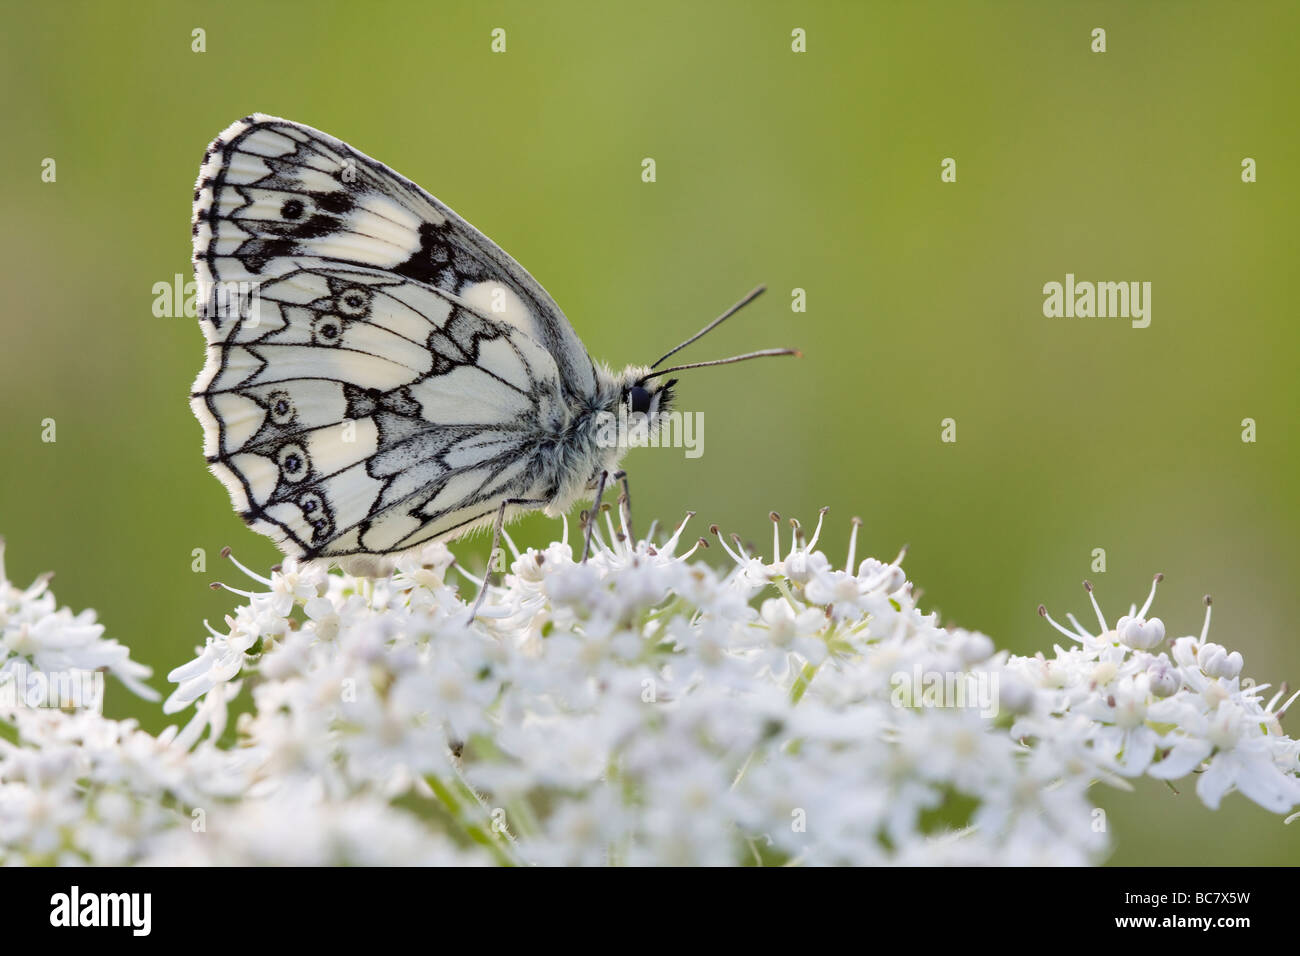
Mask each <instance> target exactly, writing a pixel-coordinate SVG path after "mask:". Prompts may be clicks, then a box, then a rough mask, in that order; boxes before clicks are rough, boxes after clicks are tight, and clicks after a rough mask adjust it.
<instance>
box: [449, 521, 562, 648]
mask: <svg viewBox="0 0 1300 956" xmlns="http://www.w3.org/2000/svg"><path fill="white" fill-rule="evenodd" d="M544 504H546V502H545V501H541V500H539V499H536V498H505V499H503V500H502V502H501V507H500V508H498V509H497V520H496V523H495V524H494V525H493V526H492V550H490V551H489V552H488V566H487V570H486V571H484V572H483V583H482V584H481V585H480V586H479V589H478V597H476V598H475V599H474V607H473V609H472V610H471V611H470V612H469V621H468V622H467V623H470V624H473V623H474V618H476V617H478V609H479V608H480V607H482V606H483V598H485V597H487V589H488V579H489V578H490V577H491V575H492V563H493V562H494V561H495V560H496V554H497V548H499V547H501V529H502V528H503V527H505V523H506V508H508V507H510V506H511V505H544Z"/></svg>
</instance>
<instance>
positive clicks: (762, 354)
mask: <svg viewBox="0 0 1300 956" xmlns="http://www.w3.org/2000/svg"><path fill="white" fill-rule="evenodd" d="M669 354H672V353H669ZM769 355H795V356H802V355H803V353H802V352H800V351H799V350H798V349H762V350H760V351H758V352H746V353H745V354H744V355H733V356H732V357H731V358H724V359H714V360H713V361H712V362H691V363H690V364H689V365H674V366H672V367H670V368H661V369H660V370H659V371H657V372H651V373H650V374H649V375H642V376H641V377H640V378H639V379H637V384H638V385H640V384H641V383H642V382H648V381H649V380H650V379H652V378H658V377H659V376H660V375H667V374H668V373H669V372H680V371H681V370H682V369H684V368H707V367H708V366H710V365H734V364H735V363H736V362H744V361H746V360H747V359H756V358H766V357H767V356H769ZM660 361H662V359H661V360H660Z"/></svg>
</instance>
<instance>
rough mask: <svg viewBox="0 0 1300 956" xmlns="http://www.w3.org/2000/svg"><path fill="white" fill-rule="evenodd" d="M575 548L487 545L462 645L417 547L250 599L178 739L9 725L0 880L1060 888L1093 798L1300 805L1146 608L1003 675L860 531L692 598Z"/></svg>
mask: <svg viewBox="0 0 1300 956" xmlns="http://www.w3.org/2000/svg"><path fill="white" fill-rule="evenodd" d="M822 518H824V513H823V515H822ZM596 520H597V527H598V529H600V530H599V531H598V533H597V536H596V547H595V550H594V553H593V555H592V556H591V558H590V560H589V561H588V562H587V563H586V564H583V563H581V562H580V561H575V558H574V554H573V550H572V548H571V546H570V541H569V538H568V528H567V526H566V527H565V528H564V529H563V532H562V534H561V537H560V540H559V541H556V542H554V543H552V544H550V545H548V546H547V547H546V548H544V549H541V550H534V549H526V550H523V551H519V550H517V549H515V547H514V544H513V543H510V545H509V546H510V548H511V551H512V554H513V560H512V563H511V565H510V567H509V570H508V571H507V572H506V574H505V575H504V580H503V582H502V583H501V584H499V585H498V584H491V583H489V584H488V585H487V587H488V588H489V591H488V594H487V595H486V601H485V602H484V604H483V606H482V609H481V610H480V612H479V614H478V616H477V619H476V620H474V621H473V622H472V623H471V621H470V619H469V618H470V615H469V605H468V604H467V602H466V600H465V597H466V596H465V595H462V594H461V593H460V591H459V590H458V589H459V587H460V585H462V584H463V583H465V582H466V581H468V582H469V584H470V587H468V588H466V590H467V591H470V594H469V595H468V596H469V597H471V598H472V597H473V595H474V592H475V591H476V589H477V586H478V584H479V582H478V579H475V578H472V577H471V576H469V575H467V574H464V573H463V572H461V571H460V569H459V567H458V566H457V565H455V563H454V561H453V559H452V556H451V554H450V552H449V551H448V550H447V549H446V548H445V547H443V546H442V545H432V546H430V547H428V548H426V549H425V550H424V551H423V552H422V553H420V554H418V555H411V556H407V557H406V558H403V559H402V560H401V561H400V562H399V563H398V567H397V570H396V571H395V572H394V573H393V574H392V575H391V576H389V577H384V578H378V579H372V578H357V577H352V576H349V575H347V574H339V573H325V572H324V571H323V570H322V569H319V568H313V567H302V566H299V565H297V564H296V563H294V562H292V561H286V562H285V564H284V566H283V567H282V568H280V569H279V570H277V571H274V572H272V573H271V574H270V576H269V577H263V576H261V575H256V574H252V573H251V572H249V576H250V577H251V578H252V579H253V581H254V588H253V589H251V590H247V591H243V590H236V593H237V594H238V595H239V596H240V597H241V598H242V599H243V601H244V602H245V603H243V604H242V605H241V606H240V607H239V608H237V609H236V610H235V611H234V612H233V613H232V614H231V615H230V616H229V617H227V618H226V621H225V628H224V629H215V628H214V629H211V630H210V636H209V638H208V640H207V641H206V643H205V645H204V646H203V647H201V648H199V649H198V651H197V656H196V658H195V660H194V661H192V662H191V663H189V664H186V665H184V666H182V667H179V668H177V669H176V670H174V671H173V672H172V674H171V675H170V678H171V680H172V681H173V683H174V684H175V685H176V687H175V690H174V691H173V693H172V695H171V696H170V698H169V699H168V701H167V703H166V710H167V711H168V712H169V713H179V712H181V711H184V710H187V709H188V708H190V707H191V706H192V707H194V712H193V715H192V716H191V717H190V718H189V721H188V723H187V724H186V726H185V727H184V728H170V729H169V730H168V731H166V732H164V733H163V734H161V735H159V736H158V737H156V738H155V737H152V736H150V735H148V734H146V733H144V732H143V731H141V730H139V729H138V728H136V727H134V726H133V725H129V724H121V723H117V722H113V721H107V720H105V719H104V718H102V717H100V716H99V715H97V714H85V713H80V714H65V713H50V712H41V713H38V714H32V713H24V712H15V713H11V714H10V715H9V720H10V722H11V723H12V724H13V725H14V727H15V729H16V732H17V735H18V743H16V744H8V743H0V862H11V861H24V862H32V861H42V860H55V861H66V862H149V863H159V864H166V863H174V862H185V861H193V860H198V861H207V862H219V863H243V862H247V863H267V862H284V863H362V864H371V863H420V862H437V863H461V862H465V863H475V862H486V863H505V864H589V863H602V862H612V863H629V864H652V863H656V864H742V863H788V862H801V863H809V864H827V863H853V864H869V863H994V864H1007V863H1057V864H1059V863H1066V864H1073V863H1091V862H1096V861H1098V860H1100V859H1101V858H1102V857H1103V856H1104V854H1105V852H1106V849H1107V843H1106V837H1104V836H1103V835H1100V834H1097V833H1095V832H1093V827H1092V826H1091V821H1092V817H1091V812H1090V811H1091V802H1090V801H1089V800H1088V798H1087V790H1088V787H1089V786H1090V785H1091V784H1092V783H1093V782H1094V781H1096V780H1109V781H1119V780H1120V778H1122V777H1132V776H1137V775H1142V774H1145V775H1148V776H1153V777H1158V778H1163V779H1170V780H1172V779H1176V778H1179V777H1183V776H1186V775H1187V774H1189V773H1192V772H1193V771H1195V770H1198V769H1199V770H1201V771H1203V772H1202V773H1200V774H1199V776H1198V780H1197V786H1196V792H1197V794H1198V795H1199V796H1200V797H1201V799H1202V800H1203V801H1204V802H1205V803H1206V804H1207V805H1209V806H1211V807H1215V806H1217V805H1218V803H1219V802H1220V800H1221V799H1222V798H1223V797H1224V796H1225V795H1226V794H1227V793H1228V792H1229V791H1231V790H1233V789H1236V790H1239V791H1241V792H1242V793H1243V794H1244V795H1245V796H1247V797H1249V798H1250V799H1252V800H1255V801H1256V802H1257V803H1260V804H1261V805H1263V806H1265V807H1267V808H1268V809H1270V810H1273V811H1275V812H1279V813H1280V812H1286V811H1288V810H1290V809H1291V808H1293V807H1294V806H1296V805H1297V804H1300V781H1298V780H1297V770H1298V769H1300V767H1298V764H1297V744H1296V742H1294V741H1292V740H1291V739H1290V738H1288V737H1286V736H1285V735H1284V734H1283V733H1282V730H1281V726H1280V720H1281V712H1282V711H1283V710H1285V706H1286V704H1281V706H1279V703H1280V702H1281V699H1282V698H1281V695H1280V694H1279V695H1274V696H1273V697H1272V698H1271V699H1270V700H1269V701H1268V702H1267V703H1266V702H1264V699H1263V697H1262V696H1261V694H1262V691H1263V690H1264V688H1263V687H1257V686H1250V685H1249V684H1248V683H1246V682H1243V681H1242V679H1241V678H1240V671H1241V660H1240V657H1239V656H1235V657H1234V655H1233V653H1232V652H1228V651H1226V650H1225V649H1223V648H1221V647H1219V646H1218V645H1213V644H1209V643H1208V637H1207V634H1208V625H1209V622H1208V605H1207V620H1206V628H1205V631H1203V633H1202V634H1201V635H1200V636H1199V637H1191V636H1189V637H1185V638H1179V639H1178V640H1176V641H1174V642H1173V644H1172V647H1170V648H1169V649H1167V650H1166V649H1165V648H1164V647H1163V641H1164V627H1163V625H1162V624H1160V623H1159V619H1157V618H1154V617H1148V616H1147V614H1148V611H1149V610H1150V608H1151V605H1152V603H1153V602H1154V597H1155V593H1154V588H1153V589H1152V593H1151V596H1150V597H1148V599H1147V601H1146V603H1145V604H1144V606H1143V607H1142V608H1141V609H1138V608H1137V607H1133V608H1131V609H1130V612H1129V614H1128V615H1126V616H1124V617H1123V618H1121V619H1120V621H1119V622H1117V624H1116V627H1114V628H1111V627H1109V626H1108V625H1107V623H1106V620H1105V618H1104V616H1103V614H1102V612H1101V609H1100V606H1099V605H1098V603H1097V602H1096V600H1095V599H1093V601H1092V603H1093V607H1094V610H1095V612H1096V615H1097V618H1098V625H1099V630H1098V633H1096V634H1093V633H1091V632H1089V631H1086V630H1084V629H1083V628H1082V627H1081V626H1080V625H1079V624H1078V622H1077V621H1075V619H1074V618H1073V616H1069V617H1068V618H1067V619H1068V620H1069V621H1070V622H1071V624H1072V625H1073V629H1067V628H1065V627H1062V626H1060V625H1056V624H1055V622H1053V624H1054V626H1056V627H1057V628H1058V630H1060V631H1061V632H1062V633H1063V634H1065V635H1066V636H1067V637H1068V638H1069V640H1070V644H1069V646H1067V647H1056V648H1054V653H1053V655H1052V656H1051V657H1048V656H1046V655H1044V654H1038V655H1035V656H1032V657H1018V656H1015V655H1009V654H1007V653H1006V652H1004V651H998V650H997V649H996V646H995V644H994V642H993V640H992V639H991V638H990V637H989V636H987V635H984V634H979V633H977V632H972V631H966V630H963V629H960V628H944V627H941V626H940V625H939V622H938V620H937V618H936V616H935V615H934V614H932V613H931V614H927V613H924V612H923V611H922V610H921V609H920V608H919V607H918V606H917V600H916V591H915V589H914V588H913V587H912V585H911V583H910V582H909V581H908V580H907V577H906V574H905V573H904V572H903V570H902V567H901V562H902V555H899V556H898V557H896V558H895V559H893V560H892V561H880V560H876V559H873V558H866V559H864V560H862V561H860V562H859V561H858V560H857V555H856V545H857V533H858V523H857V522H856V521H855V524H854V528H853V538H852V541H853V544H852V545H851V546H850V552H849V555H848V559H847V561H845V562H844V563H843V564H839V563H838V562H832V561H831V560H830V558H828V557H827V556H826V555H825V554H823V553H822V552H820V551H817V550H816V544H817V541H818V536H819V533H820V529H821V519H819V521H818V524H817V527H816V529H815V530H814V531H813V533H812V535H810V536H805V535H804V533H803V531H802V529H801V528H800V527H799V525H798V523H797V522H796V523H793V526H790V525H786V524H785V523H783V522H782V521H781V519H780V518H779V516H776V515H775V514H774V515H773V531H774V541H773V545H772V553H771V554H770V555H765V554H762V553H760V552H759V551H758V550H757V549H755V548H754V547H753V546H750V545H746V544H744V543H742V541H741V540H740V539H739V538H733V537H732V536H729V535H726V534H724V533H722V531H721V529H716V528H715V529H713V531H712V535H711V536H712V538H713V539H714V548H712V549H710V550H711V552H713V553H721V554H722V555H723V556H724V558H725V561H726V563H725V566H724V567H723V569H722V570H718V569H716V568H714V567H712V566H710V565H708V564H706V563H704V562H703V561H702V560H701V559H700V557H699V555H700V554H701V552H702V548H703V546H704V544H705V541H704V539H698V538H695V537H693V536H692V535H690V534H688V533H687V530H686V528H687V522H686V521H683V522H682V523H681V524H679V525H677V526H676V527H675V528H674V529H673V530H672V531H671V533H668V534H656V533H655V532H654V530H653V529H652V530H651V532H650V534H649V535H648V536H647V538H646V539H645V540H641V541H638V542H636V543H635V544H632V543H631V542H630V535H629V534H628V533H627V528H626V526H623V527H622V528H621V529H619V528H616V527H615V524H614V518H613V516H612V515H611V514H610V512H602V513H600V514H599V515H597V516H596ZM619 530H622V532H623V534H621V535H620V534H619V533H618V531H619ZM783 530H784V531H785V533H784V534H783ZM507 540H508V538H507ZM5 587H6V588H8V585H7V584H6V585H5ZM232 590H235V589H233V588H232ZM1089 594H1090V596H1091V587H1089ZM1043 613H1044V615H1045V616H1046V612H1045V611H1044V612H1043ZM37 616H38V617H39V616H40V615H37ZM1049 620H1050V618H1049ZM1157 635H1158V639H1157ZM96 639H98V636H96ZM244 693H249V694H251V709H248V708H245V709H246V710H247V711H248V712H246V713H243V714H242V715H241V717H240V718H239V720H238V722H237V725H236V727H235V728H234V729H233V732H231V728H230V727H229V726H228V724H227V706H228V704H229V703H230V702H231V701H232V700H235V699H236V698H237V697H238V696H239V695H241V694H244ZM1292 699H1294V698H1292ZM1287 703H1289V701H1288V702H1287ZM88 778H89V779H91V780H93V781H94V782H95V783H96V784H97V785H96V786H94V787H87V786H85V785H84V784H85V781H86V780H87V779H88ZM196 812H201V813H202V817H203V822H204V825H203V826H202V827H196V826H195V825H194V819H195V817H194V814H195V813H196ZM290 820H292V821H293V825H292V826H289V825H287V822H288V821H290ZM940 820H941V821H943V822H942V823H936V822H935V821H940ZM50 821H57V825H53V828H52V824H51V823H50ZM287 834H292V836H291V837H290V836H288V835H287Z"/></svg>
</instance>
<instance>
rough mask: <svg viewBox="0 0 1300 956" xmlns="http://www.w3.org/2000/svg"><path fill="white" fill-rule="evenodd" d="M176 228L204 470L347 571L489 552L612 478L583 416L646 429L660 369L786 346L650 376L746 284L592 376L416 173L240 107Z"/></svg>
mask: <svg viewBox="0 0 1300 956" xmlns="http://www.w3.org/2000/svg"><path fill="white" fill-rule="evenodd" d="M193 234H194V271H195V277H196V280H197V286H198V296H199V303H200V315H201V323H200V324H201V326H202V328H203V334H204V337H205V338H206V340H207V362H206V364H205V366H204V368H203V371H202V372H200V373H199V377H198V379H197V380H196V381H195V383H194V389H193V394H192V396H191V405H192V407H193V409H194V413H195V415H197V416H198V419H199V421H200V422H201V423H202V425H203V433H204V453H205V455H206V456H207V461H208V465H209V467H210V468H211V469H212V472H213V473H214V474H215V475H216V476H217V477H218V478H220V479H221V481H222V483H223V484H224V485H225V486H226V489H227V490H228V491H229V492H230V496H231V499H232V500H233V503H234V506H235V509H236V510H237V511H238V512H239V514H240V515H241V516H242V517H243V518H244V520H245V521H246V522H248V524H249V525H250V526H251V527H252V528H253V529H254V530H256V531H258V532H261V533H262V534H265V535H268V536H269V537H271V538H272V539H274V541H275V542H276V544H278V545H279V546H280V548H281V549H282V550H283V551H285V553H287V554H291V555H295V556H298V557H300V558H302V559H316V558H320V559H333V560H339V561H341V563H344V564H345V565H348V566H349V569H350V570H356V571H360V572H361V573H376V572H377V569H378V568H379V567H380V566H381V565H382V563H383V562H380V561H378V560H376V559H377V558H378V556H388V555H395V554H397V553H400V552H403V551H407V550H410V549H413V548H417V547H419V546H421V545H423V544H426V543H428V542H430V541H434V540H439V539H449V538H453V537H456V536H458V535H460V534H463V533H465V532H466V531H468V530H470V529H472V528H476V527H480V526H484V525H486V524H488V523H493V522H495V527H494V536H493V542H492V545H493V550H494V552H495V549H496V547H497V545H498V536H499V534H500V530H501V526H502V524H503V523H504V522H505V521H506V520H508V519H510V518H511V517H513V516H514V515H517V514H519V513H521V512H523V511H528V510H531V509H536V508H543V509H545V511H546V513H547V514H551V515H556V514H559V513H562V512H564V511H566V510H567V509H568V508H569V507H570V506H571V505H572V504H573V503H574V502H575V501H577V500H579V499H584V498H589V497H594V498H595V500H596V503H597V506H599V501H600V496H601V494H602V492H603V491H604V488H605V484H606V482H607V481H609V480H617V479H620V478H622V479H623V480H624V482H625V485H624V490H625V491H626V478H625V476H623V474H622V473H621V472H618V471H617V470H616V469H617V466H618V460H619V458H620V457H621V455H622V453H623V451H624V450H625V449H624V448H622V447H618V445H617V444H615V445H614V447H604V446H603V445H602V443H601V442H599V441H597V439H596V437H595V436H596V429H595V420H596V416H597V415H598V413H601V412H606V413H608V412H614V411H617V410H618V409H619V408H620V406H628V407H629V409H630V411H632V412H639V413H644V414H646V415H648V416H649V421H650V425H651V427H652V428H653V427H655V426H656V425H657V422H658V420H659V418H660V416H662V415H663V414H665V413H666V412H667V411H668V408H669V405H670V403H671V401H672V395H673V390H672V387H673V385H674V383H675V380H670V381H667V382H663V381H662V380H661V378H660V377H661V376H663V375H665V374H666V373H669V372H673V371H677V370H678V369H681V368H695V367H699V366H702V365H711V364H723V363H727V362H732V361H739V360H741V359H743V358H749V357H756V356H759V355H782V354H794V352H793V350H789V349H769V350H764V351H762V352H755V353H752V355H749V356H736V357H734V358H731V359H722V360H719V361H717V362H702V363H696V364H693V365H684V366H676V367H674V368H667V369H660V370H658V371H655V367H656V366H658V365H659V364H660V363H661V362H663V361H664V359H666V358H667V357H668V355H672V354H673V353H675V352H676V351H677V350H678V349H680V348H682V347H684V346H685V345H688V344H690V343H691V342H693V341H695V339H697V338H699V337H700V336H701V335H703V334H704V333H705V332H707V331H709V330H710V329H712V328H714V327H715V326H716V325H717V324H718V323H720V322H721V321H722V320H723V319H725V318H727V316H729V315H731V314H732V313H733V312H735V311H736V309H738V308H740V306H741V305H744V304H745V303H746V302H748V301H750V300H751V299H753V298H754V296H756V295H757V294H758V293H759V292H761V291H762V290H761V288H760V289H758V290H755V291H754V292H753V293H751V294H750V295H749V296H747V297H746V298H745V299H744V300H743V301H742V302H740V303H738V304H737V305H736V306H734V307H733V308H732V309H729V310H728V311H727V312H726V313H724V314H723V315H722V316H721V317H720V318H718V319H717V320H715V321H714V322H712V323H710V324H709V325H708V326H706V327H705V328H704V329H703V330H702V331H701V332H700V333H698V334H697V335H695V336H692V337H691V338H690V339H687V340H686V342H683V343H682V345H679V346H678V347H677V348H675V349H673V350H672V351H670V352H669V353H668V354H667V355H665V356H664V357H663V358H661V359H660V360H659V361H658V362H656V363H655V364H654V365H650V366H632V367H629V368H627V369H624V370H623V371H622V372H619V373H614V372H611V371H610V370H609V369H607V368H606V367H605V366H603V365H598V364H597V363H595V362H593V361H592V360H591V358H590V356H588V355H587V351H586V349H585V348H584V347H583V345H582V342H581V341H580V340H579V339H578V336H577V335H576V333H575V332H574V331H573V328H572V327H571V326H570V325H569V323H568V321H567V320H566V319H565V318H564V315H563V314H562V313H561V312H560V309H559V307H558V306H557V305H556V304H555V302H554V301H552V299H551V297H550V296H549V295H547V294H546V292H545V290H544V289H542V287H541V285H539V284H538V283H537V281H536V280H534V279H533V277H532V276H530V275H529V274H528V273H527V272H525V271H524V269H523V268H522V267H521V266H520V265H519V264H518V263H517V262H515V261H514V260H513V259H512V258H510V256H508V255H506V253H505V252H503V251H502V250H501V249H500V248H499V247H498V246H497V245H496V244H495V243H493V242H492V241H491V240H489V239H488V238H487V237H486V236H484V235H483V234H482V233H480V232H478V231H477V230H476V229H474V227H472V226H471V225H469V223H467V222H465V220H463V219H461V218H460V217H459V216H457V215H456V214H455V213H454V212H452V211H451V210H450V209H448V208H447V207H446V206H444V205H443V204H442V203H440V202H438V200H436V199H434V198H433V197H432V196H430V195H429V194H428V193H426V192H425V191H424V190H423V189H421V188H420V187H419V186H416V185H415V184H414V183H412V182H410V181H409V180H407V179H405V178H403V177H402V176H400V175H398V174H397V173H395V172H394V171H393V170H391V169H389V168H388V167H387V166H385V165H383V164H382V163H379V162H376V161H375V160H373V159H370V158H369V157H368V156H365V155H363V154H361V153H359V152H357V151H356V150H354V149H352V148H351V147H350V146H348V145H346V144H345V143H342V142H340V141H339V140H337V139H334V138H333V137H331V136H327V135H326V134H324V133H321V132H318V131H317V130H314V129H311V128H310V127H307V126H302V125H300V124H298V123H292V122H289V121H287V120H282V119H276V118H274V117H270V116H263V115H260V114H259V115H254V116H249V117H246V118H244V119H242V120H240V121H239V122H237V123H235V124H234V125H232V126H231V127H230V128H229V129H227V130H226V131H225V132H223V133H222V134H221V135H220V136H218V137H217V139H216V140H215V141H214V142H213V143H212V145H211V146H209V147H208V151H207V153H206V154H205V156H204V160H203V166H202V168H201V169H200V171H199V179H198V186H197V189H196V190H195V192H194V222H193ZM593 523H594V522H589V523H588V528H587V541H586V546H585V547H584V558H585V555H586V552H587V549H588V548H589V547H590V533H591V525H592V524H593ZM367 569H371V570H367ZM481 599H482V590H481V591H480V595H479V600H481ZM477 607H478V604H477V603H476V604H475V610H476V611H477Z"/></svg>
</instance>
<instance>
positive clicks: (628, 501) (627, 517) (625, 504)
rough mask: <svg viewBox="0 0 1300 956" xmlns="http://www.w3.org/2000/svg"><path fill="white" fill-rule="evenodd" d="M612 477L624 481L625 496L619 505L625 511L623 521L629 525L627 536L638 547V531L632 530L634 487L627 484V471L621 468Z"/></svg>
mask: <svg viewBox="0 0 1300 956" xmlns="http://www.w3.org/2000/svg"><path fill="white" fill-rule="evenodd" d="M610 477H611V478H613V479H614V480H615V481H621V482H623V496H622V498H621V499H620V500H619V505H620V506H621V509H622V512H623V523H624V524H626V525H627V536H628V538H629V539H631V540H630V542H629V544H630V545H631V546H632V547H636V532H635V531H633V530H632V489H631V488H629V487H628V484H627V472H626V471H624V470H623V469H621V468H620V469H619V470H618V471H616V472H614V474H612V475H611V476H610Z"/></svg>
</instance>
